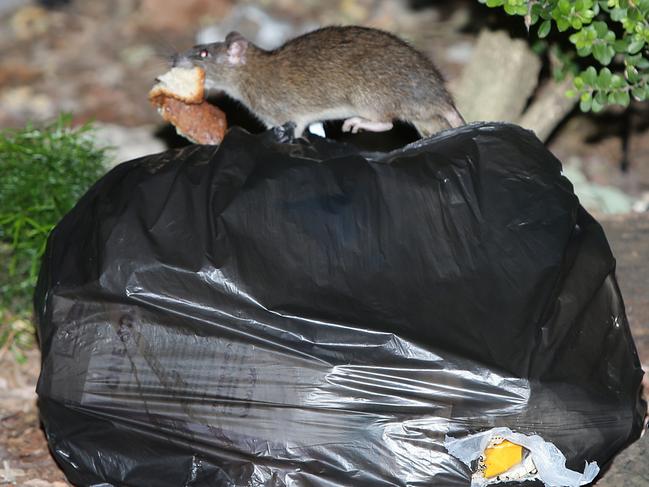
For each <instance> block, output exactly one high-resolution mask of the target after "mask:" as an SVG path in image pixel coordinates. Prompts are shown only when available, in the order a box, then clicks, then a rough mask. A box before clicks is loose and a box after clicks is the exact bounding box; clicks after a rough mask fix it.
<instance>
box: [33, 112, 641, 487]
mask: <svg viewBox="0 0 649 487" xmlns="http://www.w3.org/2000/svg"><path fill="white" fill-rule="evenodd" d="M275 135H279V136H282V137H284V136H285V135H286V134H283V133H279V132H278V133H275V132H268V133H265V134H261V135H251V134H248V133H246V132H244V131H241V130H237V129H233V130H230V131H229V132H228V133H227V134H226V136H225V138H224V140H223V143H222V144H221V145H220V146H219V147H208V146H192V147H188V148H185V149H181V150H173V151H168V152H165V153H162V154H157V155H152V156H147V157H145V158H142V159H138V160H135V161H130V162H127V163H124V164H121V165H120V166H118V167H116V168H115V169H113V170H112V171H111V172H110V173H108V174H107V175H106V176H105V177H104V178H102V179H101V180H100V181H99V182H98V183H97V184H96V185H95V186H94V187H93V188H92V189H91V190H90V191H89V192H88V193H87V194H86V195H85V196H84V197H83V198H82V199H81V201H80V202H79V203H78V204H77V206H76V207H75V208H74V209H73V210H72V211H71V212H70V213H69V214H68V215H66V217H65V218H63V220H62V221H61V222H60V224H59V225H58V226H57V227H56V228H55V229H54V231H53V232H52V234H51V236H50V239H49V242H48V247H47V251H46V254H45V257H44V260H43V266H42V270H41V274H40V278H39V283H38V287H37V292H36V297H35V302H36V310H37V313H38V331H39V338H40V346H41V350H42V357H43V358H42V360H43V367H42V372H41V376H40V379H39V384H38V394H39V398H40V407H41V415H42V420H43V424H44V427H45V431H46V434H47V438H48V441H49V444H50V447H51V450H52V452H53V454H54V456H55V458H56V460H57V461H58V462H59V464H60V465H61V466H62V468H63V470H64V471H65V473H66V475H67V476H68V478H69V479H70V481H72V482H73V483H75V484H77V485H93V484H102V483H103V484H107V485H115V486H146V485H155V486H158V487H164V486H179V485H185V486H192V487H196V486H215V485H216V486H227V487H230V486H232V487H235V486H236V487H242V486H251V487H252V486H255V487H259V486H264V487H266V486H273V487H280V486H281V487H289V486H291V487H304V486H310V487H332V486H349V487H352V486H353V487H380V486H399V487H403V486H413V487H414V486H422V485H444V486H448V487H454V486H464V487H466V486H467V485H469V484H470V482H471V476H472V472H471V469H470V468H469V467H468V466H467V465H465V464H464V463H463V462H462V461H460V460H459V459H458V458H456V457H455V456H453V455H451V454H450V453H449V452H448V451H447V450H446V448H445V437H446V436H447V435H448V436H452V437H455V438H464V437H467V436H468V435H472V434H475V433H480V432H483V431H488V430H490V429H492V428H495V427H508V428H510V429H511V430H512V431H516V432H521V433H525V434H528V435H530V434H537V435H539V436H540V437H541V438H543V439H544V440H545V441H547V442H550V443H552V444H553V445H555V446H556V447H557V448H558V449H559V450H560V451H561V452H562V453H563V454H564V455H565V457H566V465H567V468H570V469H571V470H577V469H580V468H583V465H584V462H585V461H586V460H587V461H589V462H597V463H598V464H599V465H601V466H604V465H605V464H606V463H607V462H609V461H610V460H611V458H612V457H613V455H615V454H616V453H617V452H618V451H619V450H620V449H621V448H623V447H624V446H626V445H627V444H629V443H630V442H631V441H633V440H634V439H636V438H637V437H638V435H639V433H640V430H641V426H642V419H643V415H644V403H642V401H641V399H640V396H639V387H640V381H641V376H642V371H641V369H640V365H639V361H638V358H637V354H636V351H635V347H634V344H633V341H632V339H631V334H630V332H629V327H628V323H627V320H626V317H625V314H624V306H623V304H622V299H621V296H620V293H619V289H618V286H617V284H616V281H615V276H614V269H615V261H614V259H613V257H612V255H611V252H610V249H609V247H608V244H607V242H606V238H605V237H604V233H603V231H602V229H601V227H600V226H599V225H598V224H597V223H596V222H595V221H594V220H593V219H592V218H591V217H590V216H589V215H588V214H587V213H586V212H585V211H584V210H583V209H581V208H580V206H579V204H578V201H577V199H576V197H575V196H574V194H573V192H572V188H571V185H570V183H569V182H568V181H567V180H566V179H565V178H563V177H562V176H561V174H560V164H559V162H558V161H557V160H556V159H555V158H554V157H553V156H552V154H551V153H550V152H549V151H547V150H546V149H545V147H544V146H543V144H542V143H541V142H539V141H538V140H537V139H536V137H534V135H533V134H531V133H530V132H527V131H525V130H522V129H520V128H518V127H515V126H511V125H500V124H478V125H472V126H467V127H462V128H460V129H456V130H452V131H447V132H444V133H442V134H439V135H437V136H435V137H432V138H430V139H427V140H423V141H420V142H418V143H415V144H412V145H410V146H407V147H404V148H403V149H400V150H396V151H394V152H389V153H377V154H372V155H368V154H365V153H363V152H361V151H359V150H358V149H356V148H355V147H353V146H349V145H345V144H341V143H338V142H335V141H331V140H326V139H321V138H318V137H313V138H310V139H309V140H304V139H300V140H297V141H291V140H290V137H289V138H288V142H287V143H278V142H277V141H276V139H275Z"/></svg>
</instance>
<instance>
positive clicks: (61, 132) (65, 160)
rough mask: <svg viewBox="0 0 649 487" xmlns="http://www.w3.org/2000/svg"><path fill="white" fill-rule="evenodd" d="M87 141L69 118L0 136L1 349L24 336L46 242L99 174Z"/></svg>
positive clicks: (98, 155) (96, 153)
mask: <svg viewBox="0 0 649 487" xmlns="http://www.w3.org/2000/svg"><path fill="white" fill-rule="evenodd" d="M91 135H92V128H91V126H89V125H84V126H82V127H78V128H72V127H71V126H70V117H69V116H61V117H59V119H58V120H56V121H55V122H53V123H52V124H50V125H48V126H46V127H43V128H36V127H34V126H32V125H28V126H27V127H26V128H24V129H21V130H3V131H0V174H1V175H2V176H1V177H0V262H1V263H2V264H1V265H0V349H1V348H3V347H5V348H6V347H7V346H8V344H7V342H8V341H11V340H12V337H13V339H14V340H15V338H16V335H20V334H21V333H22V332H23V331H24V326H23V324H22V323H24V321H25V318H28V317H29V316H30V313H31V307H32V305H31V297H32V293H33V289H34V285H35V283H36V278H37V276H38V270H39V266H40V261H41V257H42V255H43V252H44V250H45V244H46V242H47V236H48V235H49V233H50V231H51V230H52V228H53V227H54V226H55V225H56V223H57V222H58V221H59V220H60V219H61V217H62V216H63V215H64V214H65V213H66V212H67V211H68V210H70V209H71V208H72V206H73V205H74V204H75V203H76V202H77V200H78V199H79V198H80V197H81V195H83V193H84V192H85V191H86V190H87V189H88V188H89V187H90V185H91V184H92V183H94V182H95V181H96V180H97V178H98V177H99V176H100V175H101V174H102V173H103V170H104V166H103V164H104V160H105V154H104V152H105V150H104V149H102V148H97V147H96V146H95V144H94V142H93V140H92V137H91ZM12 323H13V324H12ZM17 326H18V328H19V329H18V331H17V330H16V327H17ZM15 343H16V344H18V345H19V344H20V340H18V341H17V342H15Z"/></svg>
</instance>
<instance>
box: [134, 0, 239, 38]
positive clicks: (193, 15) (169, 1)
mask: <svg viewBox="0 0 649 487" xmlns="http://www.w3.org/2000/svg"><path fill="white" fill-rule="evenodd" d="M230 8H231V2H230V0H184V1H182V2H179V1H177V0H141V2H140V8H139V10H138V12H137V17H138V20H139V22H140V24H141V25H142V26H146V27H147V28H149V29H152V30H158V31H168V30H172V31H176V32H182V31H187V30H193V29H194V26H196V25H199V21H200V20H201V19H202V20H203V23H204V21H205V19H222V18H223V17H224V16H225V15H226V14H227V12H228V10H229V9H230Z"/></svg>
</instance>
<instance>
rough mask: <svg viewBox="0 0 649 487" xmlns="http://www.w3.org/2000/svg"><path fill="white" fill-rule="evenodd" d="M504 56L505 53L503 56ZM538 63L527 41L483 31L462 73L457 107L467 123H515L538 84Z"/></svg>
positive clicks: (505, 34) (501, 32) (538, 60)
mask: <svg viewBox="0 0 649 487" xmlns="http://www.w3.org/2000/svg"><path fill="white" fill-rule="evenodd" d="M503 53H507V55H506V56H503ZM540 69H541V60H540V59H539V57H538V56H537V55H536V54H534V53H533V52H532V50H531V49H530V47H529V46H528V44H527V42H525V41H524V40H521V39H512V38H511V37H509V35H508V34H507V33H505V32H504V31H495V32H493V31H489V30H486V29H485V30H483V31H482V32H481V33H480V35H479V36H478V41H477V43H476V45H475V48H474V50H473V55H472V56H471V61H469V64H468V65H467V66H466V68H465V69H464V71H463V72H462V76H461V78H460V81H459V84H458V87H457V92H456V102H457V103H456V104H457V107H458V108H459V110H460V112H461V113H462V114H463V115H464V118H465V119H466V121H467V122H471V121H476V120H489V121H491V120H504V121H509V122H515V121H517V120H518V118H519V117H520V115H521V114H522V113H523V109H524V108H525V104H526V103H527V100H528V98H529V97H530V95H531V94H532V92H533V91H534V88H536V85H537V84H538V77H539V71H540Z"/></svg>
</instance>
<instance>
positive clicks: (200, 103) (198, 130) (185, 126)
mask: <svg viewBox="0 0 649 487" xmlns="http://www.w3.org/2000/svg"><path fill="white" fill-rule="evenodd" d="M204 83H205V71H203V70H202V69H201V68H192V69H185V68H172V69H171V70H169V71H168V72H166V73H165V74H163V75H162V76H160V77H159V78H158V82H157V83H156V84H155V86H154V87H153V88H152V89H151V91H150V92H149V100H150V101H151V103H153V105H154V106H156V107H157V108H158V113H160V115H162V118H163V119H165V120H166V121H168V122H170V123H171V124H172V125H174V127H176V132H178V134H179V135H181V136H183V137H185V138H187V139H189V140H191V141H192V142H195V143H197V144H209V145H218V144H220V143H221V140H223V135H224V134H225V129H226V128H227V122H226V119H225V113H223V112H222V111H221V110H219V109H218V108H217V107H215V106H214V105H211V104H209V103H208V102H207V101H205V99H204V97H205V87H204V86H205V85H204Z"/></svg>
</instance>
